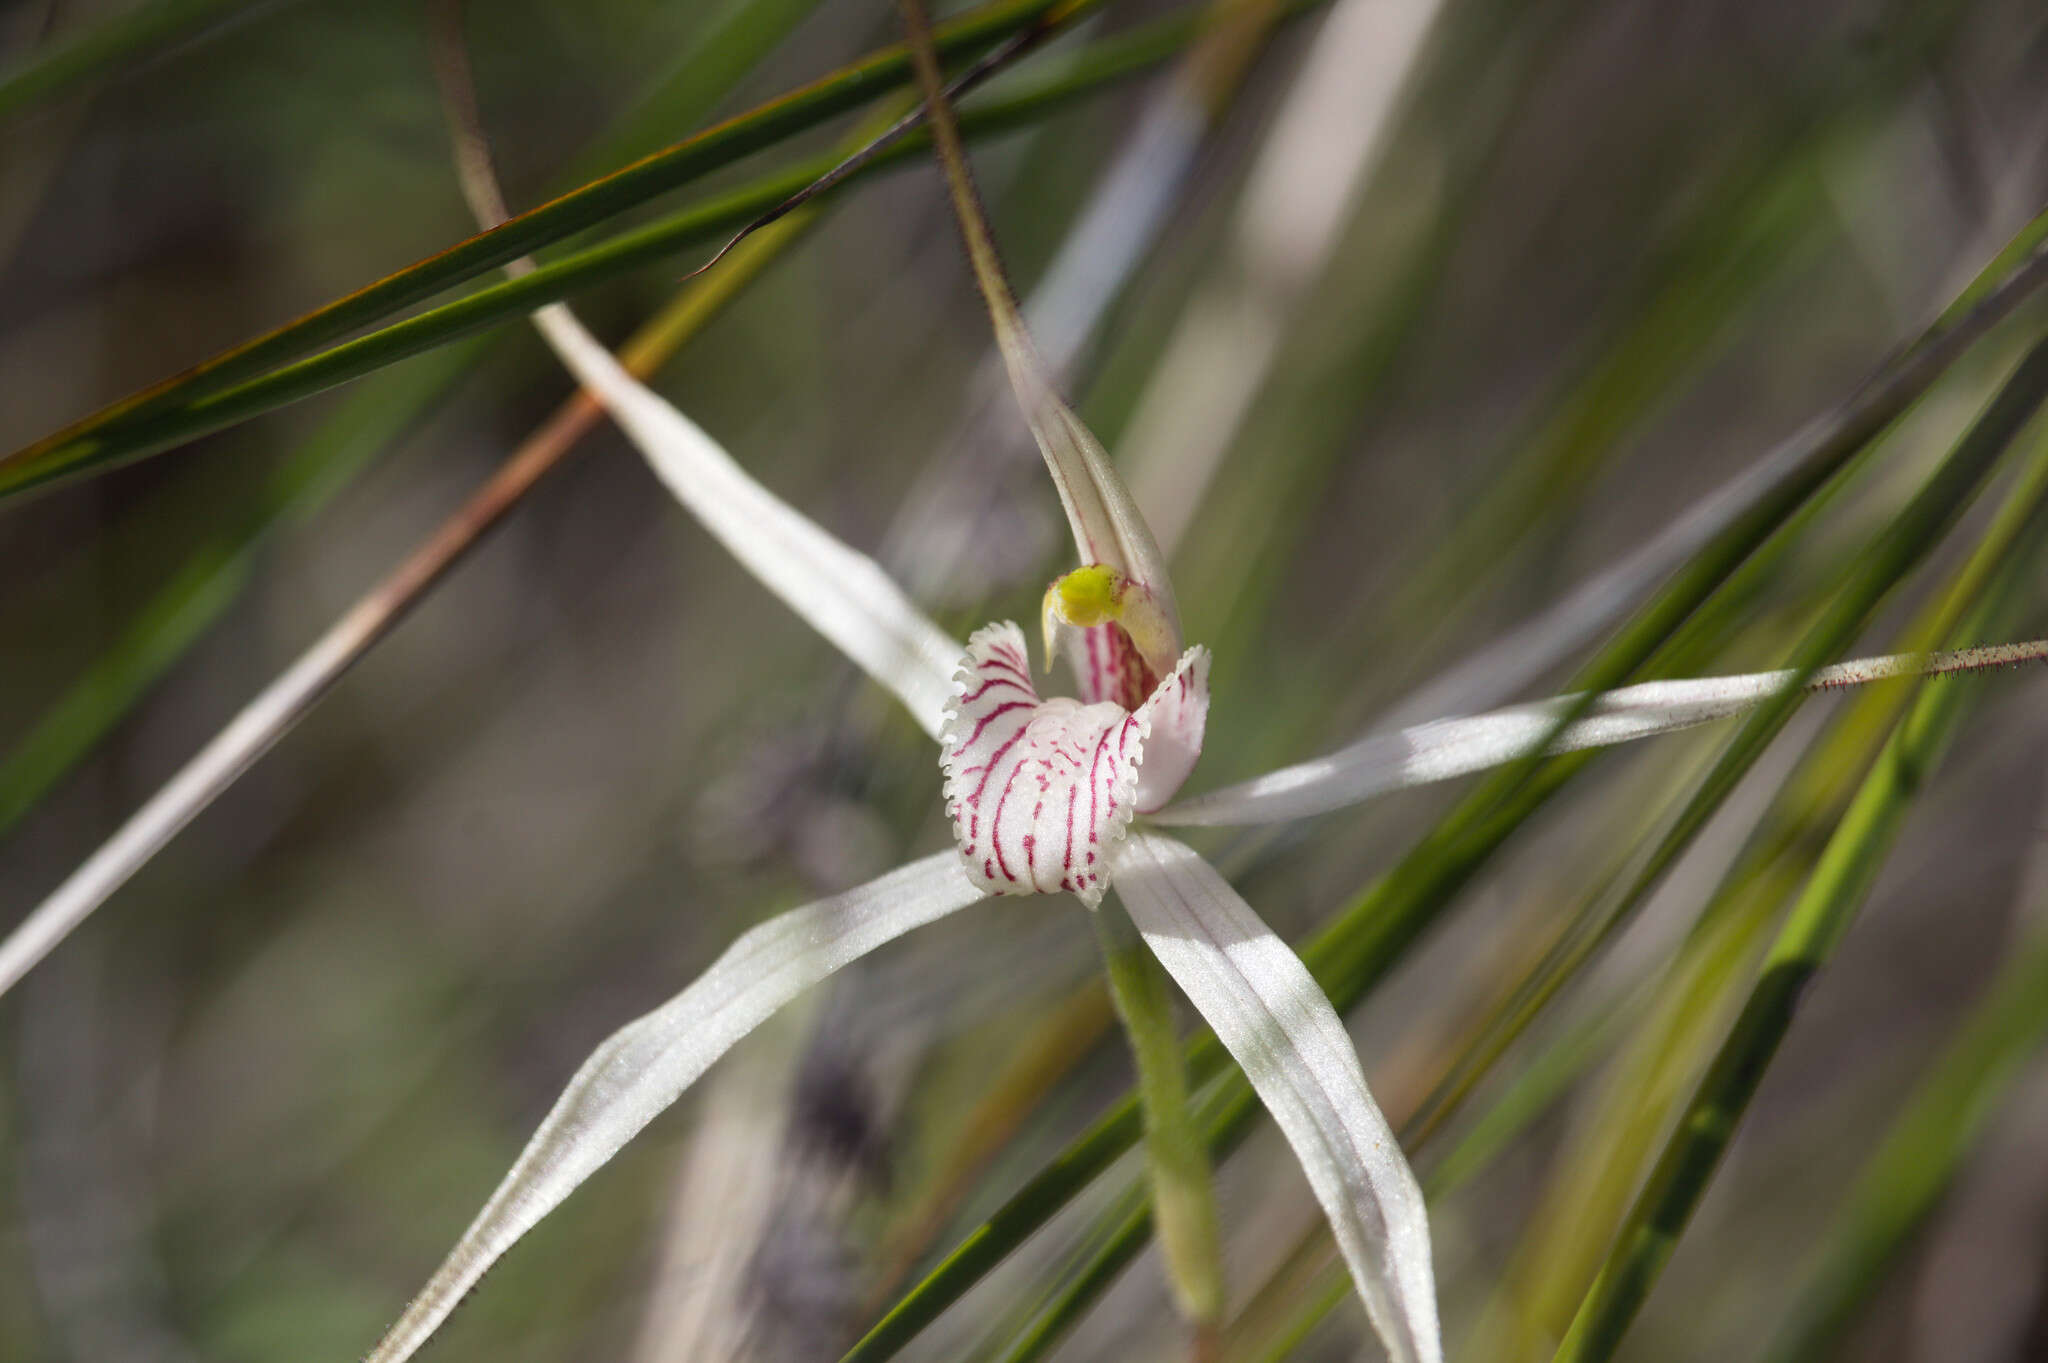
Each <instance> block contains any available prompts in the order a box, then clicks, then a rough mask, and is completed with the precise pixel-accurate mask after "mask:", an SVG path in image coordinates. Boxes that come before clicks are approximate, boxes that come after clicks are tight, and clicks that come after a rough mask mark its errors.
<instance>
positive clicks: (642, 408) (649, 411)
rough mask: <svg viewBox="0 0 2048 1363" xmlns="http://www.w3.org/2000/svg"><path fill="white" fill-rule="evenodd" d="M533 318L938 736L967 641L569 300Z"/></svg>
mask: <svg viewBox="0 0 2048 1363" xmlns="http://www.w3.org/2000/svg"><path fill="white" fill-rule="evenodd" d="M533 320H534V325H535V326H537V327H538V328H540V331H541V334H542V335H543V336H545V337H546V338H547V341H548V344H549V345H550V346H552V347H553V348H554V351H555V354H557V355H558V356H560V357H561V360H562V363H563V364H565V365H567V366H568V367H569V370H570V372H572V373H574V374H575V375H576V378H577V380H578V381H579V382H580V383H582V385H583V386H584V388H585V389H587V390H588V391H589V392H590V394H591V395H592V396H593V397H595V398H596V399H597V400H598V401H599V402H601V403H603V404H604V406H605V410H607V411H608V412H610V413H611V415H612V419H613V420H614V421H616V422H618V423H619V426H620V428H621V429H622V430H624V431H625V432H626V434H627V435H628V436H629V437H631V439H632V441H633V443H634V444H635V445H637V446H639V448H640V452H641V453H642V454H644V455H645V456H646V457H647V462H648V463H649V464H650V465H651V466H652V467H653V469H654V472H655V474H656V476H658V477H659V478H660V479H661V481H662V482H663V483H664V484H665V485H666V486H667V487H668V490H669V491H670V492H672V493H674V494H675V496H676V499H677V500H678V501H680V502H682V503H683V505H684V506H686V507H688V508H689V509H690V511H691V514H693V515H695V516H696V517H697V519H698V520H700V521H702V522H703V523H704V528H705V529H707V530H709V531H710V532H711V533H712V535H713V536H715V537H716V538H717V539H718V541H719V543H721V544H723V545H724V546H725V547H726V548H727V549H728V550H729V551H731V553H732V556H733V557H734V558H736V559H738V560H739V561H740V562H741V563H742V564H744V565H745V566H746V568H747V570H748V571H749V572H751V573H753V574H754V576H755V577H757V578H759V579H760V580H761V582H762V585H764V586H766V587H767V588H768V590H770V591H772V592H774V593H775V594H776V595H777V596H779V597H781V598H782V600H783V601H784V602H785V603H786V604H787V605H788V606H789V608H790V609H791V610H793V611H795V612H796V613H797V614H798V615H800V616H802V617H803V619H804V622H805V623H806V624H808V625H810V626H811V628H813V629H815V630H817V631H818V633H820V634H822V635H824V636H825V638H826V639H827V640H829V641H830V642H831V643H832V645H833V646H834V647H836V648H837V649H839V651H840V652H842V653H844V654H845V655H846V656H847V657H848V658H850V659H852V660H853V662H854V663H855V664H856V665H858V666H859V667H860V668H861V670H862V671H864V672H866V673H867V674H868V675H869V676H870V677H873V678H874V679H875V680H876V681H878V682H880V683H881V684H882V685H883V686H884V687H886V688H888V689H889V690H890V691H892V692H893V693H895V695H896V696H897V697H898V698H899V699H900V700H902V702H903V704H904V705H905V706H906V707H907V708H908V709H909V711H910V713H911V716H912V717H913V718H915V719H916V720H917V722H918V724H919V725H920V726H921V727H922V728H923V729H924V731H925V732H926V733H928V734H930V735H931V736H932V737H933V738H937V737H938V736H939V729H940V726H941V725H942V724H943V723H944V721H945V712H946V702H947V701H948V700H949V699H950V698H951V696H952V694H953V673H954V670H955V669H956V668H957V667H958V666H959V665H960V656H961V649H960V645H959V644H958V643H956V642H954V640H953V639H952V638H951V637H950V636H948V635H947V634H946V632H945V631H944V630H942V629H940V628H939V627H938V626H937V625H935V624H933V623H932V621H931V620H930V618H929V617H927V616H926V615H925V613H924V612H923V611H921V610H919V609H918V608H917V606H916V604H915V603H913V602H912V601H911V599H910V598H909V597H907V596H905V595H904V594H903V590H902V588H900V587H898V586H897V585H896V584H895V583H894V582H892V581H890V580H889V575H888V574H887V573H884V572H883V571H882V569H881V568H880V566H879V565H877V564H876V563H875V561H874V560H873V559H871V558H869V557H868V556H867V555H865V554H862V553H857V552H856V551H854V550H852V549H849V548H848V547H847V546H846V545H844V544H842V543H840V541H838V540H837V539H835V538H833V537H832V536H831V535H829V534H827V533H826V532H825V531H824V530H822V529H820V528H819V527H818V526H817V525H816V524H815V523H814V522H812V521H811V520H810V519H808V518H807V517H805V516H804V515H803V514H802V513H800V512H798V511H797V510H795V509H794V508H793V507H791V506H790V505H789V504H788V503H786V502H784V501H783V500H782V499H780V498H779V497H777V496H775V494H773V493H772V492H769V491H768V490H767V489H766V488H764V487H762V486H761V485H760V484H759V483H757V482H755V481H754V480H753V479H752V478H750V477H749V476H748V475H747V473H746V471H745V470H744V469H742V468H740V466H739V465H738V464H736V463H734V462H733V459H732V456H730V455H728V454H727V453H726V452H725V450H724V449H723V448H721V447H720V446H719V444H718V442H717V441H715V440H713V439H712V438H711V437H710V436H708V435H706V434H705V433H704V432H703V431H702V430H701V429H699V428H698V426H697V425H696V423H695V422H693V421H691V420H690V419H689V418H688V417H686V416H684V415H683V414H682V413H681V412H679V411H677V410H676V409H675V408H674V407H673V406H672V405H670V403H669V402H668V401H667V400H666V399H664V398H662V397H660V396H659V395H658V394H656V393H655V392H654V391H653V390H652V389H650V388H648V387H647V386H646V385H645V384H643V383H641V382H640V381H639V380H638V379H635V378H634V377H633V376H632V375H631V374H628V373H627V372H626V371H625V369H623V368H622V367H621V366H620V365H619V362H618V361H617V360H615V359H613V358H612V355H611V352H610V351H608V350H606V349H605V348H604V347H603V346H602V345H599V344H598V342H597V341H596V339H595V338H593V337H592V336H591V334H590V333H589V332H588V331H585V330H584V329H583V326H582V324H581V323H579V322H578V321H577V320H576V318H575V316H574V315H573V314H572V313H571V312H570V311H569V310H568V309H567V308H566V307H563V306H561V305H559V304H557V305H554V306H551V307H547V308H543V309H542V310H541V311H539V312H537V313H535V314H534V319H533Z"/></svg>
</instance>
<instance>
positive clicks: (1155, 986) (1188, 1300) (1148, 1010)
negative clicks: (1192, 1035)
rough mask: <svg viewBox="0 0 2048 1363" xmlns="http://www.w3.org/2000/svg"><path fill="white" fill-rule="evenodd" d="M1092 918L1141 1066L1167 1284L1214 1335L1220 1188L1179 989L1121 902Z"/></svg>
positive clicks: (1219, 1290) (1219, 1299) (1218, 1313)
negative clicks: (1198, 1118) (1177, 1022)
mask: <svg viewBox="0 0 2048 1363" xmlns="http://www.w3.org/2000/svg"><path fill="white" fill-rule="evenodd" d="M1090 916H1091V917H1092V918H1093V919H1094V921H1095V932H1096V936H1097V937H1098V938H1099V939H1100V940H1101V943H1102V963H1103V968H1104V971H1105V972H1106V973H1107V974H1108V976H1109V991H1110V997H1111V999H1112V1000H1114V1001H1115V1003H1116V1014H1117V1017H1118V1019H1119V1020H1120V1021H1122V1023H1123V1025H1124V1035H1125V1036H1126V1037H1127V1038H1128V1039H1129V1040H1130V1043H1131V1058H1132V1061H1133V1063H1134V1064H1135V1065H1136V1067H1137V1072H1138V1106H1139V1108H1140V1110H1141V1111H1142V1112H1143V1113H1144V1118H1145V1158H1146V1162H1147V1167H1148V1170H1149V1173H1150V1176H1151V1185H1152V1208H1153V1212H1152V1215H1153V1221H1154V1224H1155V1225H1156V1227H1157V1229H1158V1232H1159V1248H1160V1251H1161V1253H1162V1254H1163V1255H1164V1257H1165V1259H1166V1273H1167V1280H1168V1282H1169V1283H1170V1284H1171V1286H1172V1288H1173V1294H1174V1299H1175V1301H1176V1302H1177V1303H1178V1304H1179V1306H1180V1309H1181V1314H1182V1315H1184V1316H1186V1317H1187V1319H1188V1320H1189V1322H1190V1323H1192V1324H1193V1325H1194V1326H1195V1328H1196V1329H1197V1330H1199V1331H1207V1330H1213V1329H1214V1328H1215V1326H1216V1325H1217V1324H1218V1323H1219V1322H1220V1321H1221V1319H1222V1316H1223V1306H1224V1294H1223V1247H1222V1243H1221V1240H1220V1239H1219V1237H1218V1234H1217V1229H1216V1188H1215V1182H1214V1179H1213V1178H1212V1176H1211V1174H1210V1172H1209V1160H1208V1157H1207V1155H1206V1154H1205V1153H1204V1152H1203V1149H1202V1140H1201V1136H1200V1134H1199V1133H1198V1132H1197V1131H1196V1129H1195V1126H1194V1122H1193V1119H1192V1118H1191V1117H1190V1115H1189V1112H1188V1081H1187V1071H1186V1068H1185V1067H1184V1066H1183V1064H1182V1061H1181V1047H1180V1042H1179V1040H1178V1039H1177V1038H1176V1037H1175V1035H1174V1027H1173V991H1172V989H1171V988H1170V987H1169V986H1168V984H1167V980H1166V971H1165V970H1163V969H1162V968H1161V967H1160V965H1159V962H1158V961H1156V960H1155V959H1153V956H1152V953H1151V952H1150V951H1148V950H1146V949H1145V945H1144V943H1143V942H1141V941H1139V940H1138V937H1137V934H1136V932H1134V931H1133V930H1132V928H1131V926H1130V922H1129V919H1127V918H1126V917H1125V916H1124V914H1123V911H1122V909H1121V908H1117V907H1114V901H1112V902H1111V904H1107V905H1104V906H1103V907H1102V908H1100V909H1098V910H1096V912H1095V913H1094V914H1092V915H1090Z"/></svg>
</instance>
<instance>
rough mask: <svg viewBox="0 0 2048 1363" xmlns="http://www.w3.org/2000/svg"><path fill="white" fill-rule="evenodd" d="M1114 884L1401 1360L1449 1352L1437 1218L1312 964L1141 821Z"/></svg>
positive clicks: (1120, 851) (1116, 860)
mask: <svg viewBox="0 0 2048 1363" xmlns="http://www.w3.org/2000/svg"><path fill="white" fill-rule="evenodd" d="M1113 869H1114V871H1115V875H1116V889H1117V894H1118V895H1119V896H1120V897H1121V898H1122V900H1123V902H1124V907H1125V908H1127V909H1128V910H1129V911H1130V915H1131V919H1132V921H1133V922H1135V923H1136V924H1137V925H1138V930H1139V932H1141V933H1143V934H1144V937H1145V942H1146V944H1147V945H1148V946H1150V947H1151V948H1152V953H1153V954H1154V955H1155V956H1157V957H1158V958H1159V962H1160V964H1161V965H1163V966H1165V967H1166V971H1167V973H1168V974H1170V975H1172V976H1173V978H1174V981H1175V983H1177V984H1178V985H1179V986H1180V988H1181V992H1182V993H1184V994H1186V995H1187V996H1188V1000H1189V1002H1191V1003H1193V1004H1194V1005H1195V1008H1196V1010H1197V1011H1198V1012H1200V1013H1201V1015H1202V1017H1203V1018H1204V1019H1205V1020H1206V1021H1207V1022H1208V1024H1209V1025H1210V1026H1211V1027H1213V1028H1215V1030H1216V1036H1217V1038H1218V1039H1219V1040H1221V1041H1222V1042H1223V1044H1224V1046H1225V1047H1226V1048H1228V1049H1229V1051H1230V1053H1231V1055H1232V1056H1234V1057H1236V1059H1237V1063H1238V1064H1239V1065H1240V1066H1242V1067H1243V1069H1244V1072H1245V1077H1246V1078H1248V1079H1250V1080H1251V1082H1252V1087H1253V1088H1254V1089H1255V1090H1257V1092H1258V1095H1259V1098H1260V1101H1262V1102H1264V1103H1265V1105H1266V1107H1267V1109H1268V1110H1269V1111H1271V1112H1272V1114H1273V1119H1274V1121H1276V1122H1277V1123H1278V1124H1279V1126H1280V1131H1281V1133H1282V1134H1283V1135H1285V1136H1286V1137H1287V1142H1288V1144H1289V1145H1291V1146H1292V1147H1293V1148H1294V1153H1295V1156H1296V1157H1297V1158H1298V1159H1299V1160H1300V1161H1301V1167H1302V1169H1303V1171H1304V1172H1306V1173H1307V1175H1308V1181H1309V1186H1310V1187H1311V1188H1313V1189H1314V1190H1315V1195H1316V1200H1317V1201H1319V1202H1320V1203H1322V1206H1323V1211H1324V1214H1325V1215H1327V1216H1328V1217H1329V1219H1330V1229H1331V1231H1332V1232H1333V1233H1334V1234H1335V1236H1336V1240H1337V1246H1338V1248H1339V1249H1340V1250H1341V1251H1342V1252H1343V1255H1344V1262H1345V1265H1346V1266H1347V1267H1348V1268H1349V1269H1350V1270H1351V1279H1352V1282H1353V1283H1354V1284H1355V1285H1356V1286H1357V1288H1358V1295H1359V1297H1360V1298H1361V1299H1362V1300H1363V1301H1364V1302H1365V1309H1366V1314H1367V1315H1368V1316H1370V1317H1371V1319H1372V1324H1373V1328H1374V1329H1375V1330H1376V1331H1378V1333H1379V1337H1380V1340H1381V1342H1382V1343H1383V1344H1385V1346H1386V1349H1387V1353H1388V1354H1389V1355H1390V1356H1391V1357H1392V1359H1393V1360H1394V1363H1440V1360H1441V1359H1442V1357H1443V1344H1442V1332H1441V1327H1440V1325H1439V1323H1438V1320H1437V1310H1436V1274H1435V1267H1434V1264H1433V1262H1432V1260H1431V1256H1430V1247H1429V1218H1428V1213H1427V1211H1426V1210H1425V1208H1424V1206H1423V1200H1422V1188H1421V1186H1420V1185H1419V1184H1418V1183H1417V1182H1416V1181H1415V1174H1414V1172H1413V1171H1412V1170H1411V1169H1410V1168H1409V1167H1408V1160H1407V1158H1406V1157H1405V1156H1404V1155H1403V1154H1402V1153H1401V1146H1400V1143H1399V1142H1398V1141H1397V1140H1395V1138H1394V1133H1393V1131H1392V1129H1391V1128H1390V1127H1388V1125H1387V1119H1386V1118H1385V1117H1384V1116H1382V1115H1381V1114H1380V1110H1379V1107H1378V1106H1377V1105H1376V1104H1375V1103H1374V1102H1373V1100H1372V1094H1371V1093H1369V1092H1368V1091H1367V1090H1366V1086H1365V1074H1364V1071H1363V1070H1361V1069H1360V1068H1359V1064H1358V1053H1357V1052H1356V1051H1355V1050H1353V1049H1352V1045H1351V1038H1350V1036H1349V1035H1348V1034H1347V1033H1346V1032H1345V1031H1344V1024H1343V1023H1342V1022H1340V1021H1339V1020H1338V1018H1337V1013H1336V1010H1335V1009H1333V1008H1331V1007H1330V1001H1329V999H1328V998H1326V997H1324V995H1323V991H1322V990H1321V989H1319V988H1317V987H1316V982H1315V980H1314V979H1313V978H1311V977H1310V975H1309V973H1308V969H1307V967H1305V966H1303V965H1302V963H1301V960H1300V958H1299V957H1297V956H1296V955H1295V954H1294V953H1293V952H1292V951H1290V950H1288V948H1287V944H1286V943H1285V942H1282V941H1281V940H1280V939H1279V938H1278V937H1277V936H1275V935H1274V933H1273V931H1272V929H1270V928H1268V927H1267V926H1266V925H1265V924H1264V923H1263V922H1261V921H1260V920H1259V916H1258V915H1257V914H1256V913H1253V912H1252V909H1251V906H1250V905H1248V904H1246V903H1245V902H1244V900H1243V899H1242V898H1240V897H1239V896H1238V893H1237V891H1235V890H1233V889H1231V888H1230V885H1229V883H1228V882H1226V881H1225V880H1224V879H1223V877H1222V876H1220V875H1218V874H1217V873H1216V872H1215V870H1214V869H1213V868H1212V867H1210V865H1209V864H1208V863H1207V862H1205V861H1203V860H1202V859H1201V858H1200V857H1199V856H1196V855H1195V853H1194V852H1193V851H1192V850H1190V849H1189V848H1187V847H1185V846H1183V845H1182V844H1180V843H1178V842H1175V841H1173V840H1172V839H1171V838H1162V837H1159V836H1157V835H1154V834H1146V833H1133V834H1132V835H1131V836H1130V837H1128V838H1126V839H1125V840H1124V842H1123V843H1122V844H1121V845H1120V846H1119V847H1118V848H1117V849H1116V852H1115V855H1114V857H1113Z"/></svg>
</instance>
